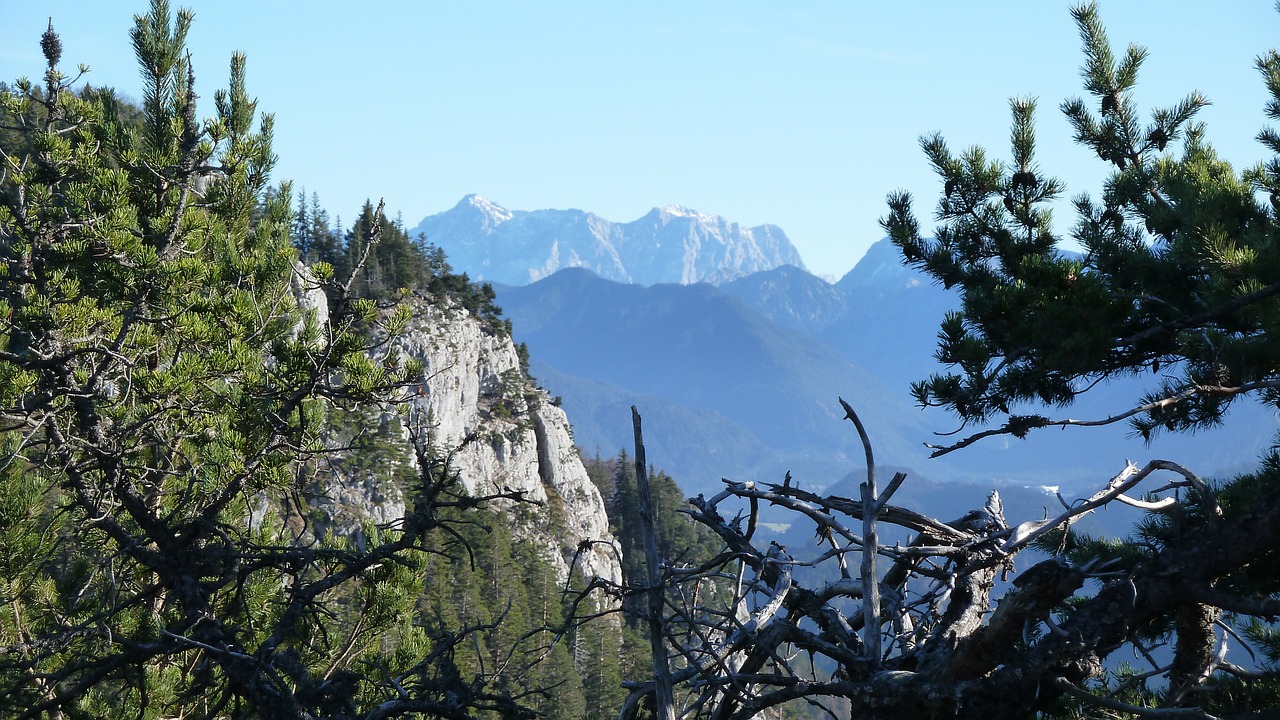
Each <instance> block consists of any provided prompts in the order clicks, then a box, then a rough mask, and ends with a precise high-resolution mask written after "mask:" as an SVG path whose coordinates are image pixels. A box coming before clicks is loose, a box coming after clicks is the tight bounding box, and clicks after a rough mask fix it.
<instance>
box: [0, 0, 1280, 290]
mask: <svg viewBox="0 0 1280 720" xmlns="http://www.w3.org/2000/svg"><path fill="white" fill-rule="evenodd" d="M178 4H181V3H175V6H177V5H178ZM185 5H186V6H189V7H192V8H193V9H194V10H195V12H196V21H195V25H194V27H193V30H192V36H191V39H190V47H191V51H192V55H193V58H194V61H195V63H196V71H197V85H198V87H197V90H198V92H200V94H201V95H202V96H203V97H204V98H206V100H207V99H209V98H212V96H213V91H214V90H215V89H217V88H219V87H224V86H225V84H226V75H227V62H228V59H229V57H230V55H231V53H232V51H234V50H241V51H243V52H245V53H246V54H247V55H248V82H249V90H250V92H251V94H253V95H256V96H257V97H258V98H259V101H260V102H259V108H260V109H262V110H266V111H270V112H274V113H275V115H276V145H275V147H276V152H277V154H278V155H279V156H280V162H279V165H278V167H277V171H276V179H277V180H283V179H292V180H293V181H294V182H295V185H299V186H305V187H306V189H307V191H308V193H310V192H313V191H314V192H316V193H318V194H319V197H320V200H321V203H322V204H323V205H324V206H325V207H327V208H328V209H329V210H330V212H331V213H333V214H337V215H341V216H342V217H344V218H351V217H353V216H354V215H355V213H356V212H357V211H358V209H359V206H360V204H361V203H362V202H363V200H364V199H365V198H366V197H371V198H373V199H375V200H376V199H377V198H378V197H379V196H384V197H385V198H386V201H387V207H388V209H389V211H390V212H392V213H395V212H401V213H403V219H404V222H405V223H406V225H408V226H410V227H412V226H413V225H416V224H417V223H418V221H419V220H420V219H421V218H422V217H424V216H426V215H429V214H433V213H436V212H440V211H442V210H445V209H447V208H449V207H451V206H452V205H454V204H455V203H456V202H457V201H458V200H459V199H460V198H461V197H462V196H463V195H464V194H466V193H472V192H476V193H480V194H482V195H484V196H486V197H488V198H489V199H490V200H492V201H494V202H496V203H498V204H500V205H504V206H506V207H508V208H512V209H521V210H532V209H539V208H570V207H573V208H581V209H584V210H590V211H593V212H595V213H597V214H599V215H602V216H604V217H606V218H609V219H611V220H618V221H628V220H633V219H635V218H637V217H639V216H640V215H642V214H644V213H645V212H646V211H648V209H649V208H651V207H653V206H657V205H666V204H680V205H685V206H687V207H691V208H695V209H698V210H700V211H702V212H706V213H713V214H719V215H723V216H725V217H726V218H728V219H730V220H733V221H736V222H739V223H742V224H744V225H757V224H762V223H773V224H776V225H779V226H781V227H782V228H783V230H785V231H786V233H787V235H788V236H789V237H790V238H791V240H792V242H794V243H795V245H796V246H797V247H798V248H799V250H800V253H801V255H802V256H803V257H804V259H805V261H806V263H807V264H808V265H809V267H810V269H811V270H813V271H815V272H818V273H824V274H828V275H835V276H839V275H841V274H843V273H844V272H846V271H848V270H849V269H850V268H851V267H852V266H853V264H854V263H855V262H856V261H857V260H858V259H859V258H860V257H861V256H862V254H863V252H864V251H865V250H866V247H867V246H868V245H869V244H870V243H872V242H874V241H875V240H877V239H879V238H880V237H881V236H882V232H881V230H880V228H879V226H878V224H877V219H878V218H879V217H881V216H882V215H883V214H884V197H885V194H886V193H887V192H889V191H891V190H895V189H907V190H910V191H911V192H912V193H914V194H915V195H916V198H917V203H918V208H919V210H920V212H921V215H922V219H923V220H924V221H925V224H926V226H928V225H929V223H930V219H931V217H932V211H933V206H934V202H935V201H936V197H937V194H938V192H939V186H938V183H937V181H936V179H935V177H934V176H933V174H932V173H931V172H930V170H929V168H928V166H927V165H926V163H925V161H924V158H923V155H922V154H921V153H920V151H919V147H918V143H917V139H918V138H919V136H920V135H921V134H923V133H927V132H931V131H934V130H938V131H941V132H942V133H943V134H944V135H945V136H946V137H947V139H948V141H949V142H950V143H951V145H952V147H953V148H954V149H960V148H962V147H966V146H969V145H972V144H981V145H984V146H986V147H987V148H988V149H990V150H992V151H993V152H995V153H996V154H997V156H998V157H1007V155H1008V153H1007V137H1008V118H1009V113H1008V105H1007V102H1008V99H1009V98H1010V97H1012V96H1035V97H1038V98H1039V99H1040V112H1039V117H1040V118H1041V127H1040V135H1039V140H1040V147H1041V148H1042V151H1041V153H1040V156H1039V159H1040V162H1041V166H1042V168H1043V169H1044V170H1045V171H1046V172H1048V173H1050V174H1053V175H1056V176H1058V177H1059V178H1061V179H1063V180H1065V181H1066V182H1067V184H1068V188H1069V192H1068V196H1070V195H1073V194H1075V193H1077V192H1079V191H1082V190H1091V191H1092V190H1095V189H1096V188H1097V187H1098V182H1099V180H1100V179H1101V177H1102V176H1103V173H1104V170H1105V168H1103V166H1102V165H1101V164H1100V163H1099V162H1098V161H1097V160H1095V159H1094V158H1092V157H1090V154H1089V152H1088V151H1086V150H1083V149H1081V148H1078V147H1075V146H1074V145H1072V144H1071V142H1070V131H1069V129H1068V128H1067V126H1066V124H1065V123H1064V122H1063V121H1062V119H1061V115H1060V113H1059V112H1058V110H1057V107H1058V104H1059V103H1060V102H1061V101H1062V100H1063V99H1065V98H1068V97H1072V96H1077V95H1080V94H1082V90H1081V89H1080V82H1079V65H1080V59H1081V54H1080V49H1079V46H1080V43H1079V39H1078V37H1077V34H1076V28H1075V26H1074V24H1073V23H1072V21H1071V18H1070V15H1069V13H1068V8H1069V3H1066V2H1039V1H1037V2H1028V1H1027V0H1018V1H1016V2H1005V1H1001V2H982V3H957V2H954V1H950V2H940V1H934V0H917V2H913V3H889V2H840V3H836V2H806V3H772V2H771V3H766V2H740V3H729V2H713V1H710V0H694V1H691V2H680V3H676V2H652V3H614V2H599V1H597V2H502V3H500V2H483V1H477V2H466V3H463V2H453V3H439V2H415V1H408V0H405V1H401V2H389V1H387V2H376V1H371V2H360V3H355V2H327V1H324V0H317V1H315V2H306V3H303V2H278V1H274V0H256V1H254V2H245V1H242V0H216V1H215V0H192V1H191V2H189V3H185ZM145 7H146V3H145V2H143V1H142V0H139V1H137V2H128V3H126V2H116V1H112V2H102V1H94V2H88V1H81V2H70V1H68V0H43V1H42V2H32V1H30V0H0V17H3V18H4V19H5V23H4V24H5V26H6V27H5V33H4V42H3V44H0V78H5V79H8V80H12V79H14V78H17V77H19V76H22V75H27V76H30V77H32V78H37V77H39V75H40V73H41V69H42V60H41V57H40V50H39V36H40V33H41V32H42V31H43V30H44V28H45V25H46V23H47V21H48V18H49V16H53V19H54V24H55V27H56V29H57V30H58V32H59V33H60V34H61V36H62V39H63V46H64V48H65V50H64V54H63V63H64V65H68V66H69V67H74V65H75V63H78V62H84V63H86V64H88V65H89V66H90V67H91V68H92V73H91V74H90V75H89V78H88V79H89V80H90V81H91V82H93V83H94V84H97V85H108V86H113V87H115V88H117V89H118V90H121V91H123V92H124V93H126V94H129V95H132V96H134V97H136V96H137V95H138V94H139V88H140V86H141V83H140V81H139V79H138V77H139V76H138V72H137V70H136V66H135V64H134V60H133V57H132V51H131V49H130V47H129V41H128V30H129V28H130V27H131V24H132V15H133V14H134V13H136V12H141V11H143V10H144V9H145ZM1101 8H1102V12H1103V17H1104V19H1105V21H1106V23H1107V26H1108V31H1109V33H1110V36H1111V39H1112V42H1113V44H1114V45H1116V46H1117V47H1123V46H1124V45H1126V44H1128V43H1129V42H1138V43H1140V44H1143V45H1145V46H1146V47H1147V48H1148V49H1149V50H1150V51H1151V57H1150V59H1149V60H1148V62H1147V64H1146V65H1145V66H1144V71H1143V73H1142V75H1141V80H1140V85H1139V89H1138V90H1139V91H1138V96H1137V99H1138V101H1139V103H1140V104H1141V105H1142V106H1144V107H1148V108H1150V107H1152V106H1164V105H1169V104H1172V103H1173V102H1174V101H1176V100H1177V99H1179V98H1181V97H1182V96H1183V95H1184V94H1185V93H1186V92H1187V91H1189V90H1192V89H1198V90H1200V91H1201V92H1203V93H1205V94H1206V95H1207V96H1208V97H1209V99H1210V100H1211V101H1213V103H1214V105H1213V106H1212V107H1211V108H1209V109H1208V110H1207V111H1205V112H1204V113H1203V114H1202V116H1201V119H1203V120H1204V121H1206V122H1207V123H1208V126H1209V137H1210V139H1211V140H1212V141H1213V142H1214V143H1215V145H1217V146H1218V148H1219V150H1220V151H1221V152H1222V153H1223V155H1225V156H1226V157H1227V158H1228V159H1230V160H1232V161H1233V162H1235V163H1237V164H1238V165H1240V164H1251V163H1253V162H1255V161H1257V160H1258V159H1261V157H1262V155H1261V151H1260V149H1259V148H1258V146H1257V144H1256V143H1255V142H1254V141H1253V136H1254V135H1255V134H1256V132H1257V131H1258V129H1259V128H1260V127H1262V125H1263V124H1264V122H1265V118H1264V116H1263V114H1262V106H1263V103H1264V102H1265V100H1266V95H1265V92H1264V90H1263V88H1262V84H1261V81H1260V80H1259V77H1258V75H1257V73H1256V72H1255V70H1254V69H1253V58H1254V57H1256V56H1257V55H1258V54H1260V53H1262V52H1264V51H1266V50H1268V49H1270V48H1272V47H1275V46H1278V45H1280V32H1278V31H1280V14H1278V13H1277V12H1276V10H1275V9H1274V8H1273V6H1272V3H1270V2H1268V1H1267V0H1220V1H1219V2H1213V3H1208V2H1203V1H1195V2H1191V1H1186V0H1161V1H1158V2H1156V1H1148V0H1123V1H1121V0H1104V2H1102V3H1101ZM205 107H206V113H208V112H210V111H211V108H209V105H208V104H206V106H205ZM1072 219H1073V218H1071V217H1070V216H1069V215H1068V214H1067V209H1066V208H1065V207H1064V208H1063V209H1062V211H1061V212H1060V214H1059V216H1058V222H1059V224H1060V227H1061V228H1062V229H1063V230H1064V231H1065V230H1066V229H1067V228H1069V225H1070V222H1071V220H1072Z"/></svg>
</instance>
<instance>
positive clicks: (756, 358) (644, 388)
mask: <svg viewBox="0 0 1280 720" xmlns="http://www.w3.org/2000/svg"><path fill="white" fill-rule="evenodd" d="M477 202H479V199H478V197H477V196H469V197H468V199H464V201H463V203H461V204H460V207H461V206H462V205H466V204H470V205H472V206H473V207H474V205H475V203H477ZM458 210H459V208H454V210H452V211H449V212H448V213H443V214H442V215H437V216H434V217H436V218H440V217H442V216H452V217H454V218H455V219H458V218H459V217H461V213H458V212H457V211H458ZM539 212H559V211H539ZM566 212H577V211H566ZM655 212H659V211H655ZM690 212H692V211H690ZM537 214H538V213H527V214H526V216H533V215H537ZM512 215H513V217H517V216H516V214H515V213H512ZM583 215H584V216H586V215H587V214H585V213H584V214H583ZM651 215H652V213H651ZM471 217H473V218H474V220H475V222H476V223H477V226H476V227H472V228H470V229H469V230H466V231H461V230H460V231H459V235H460V236H465V237H477V236H479V235H481V234H483V233H484V232H485V230H484V228H483V224H484V223H485V222H490V221H487V220H485V219H484V218H485V217H488V216H485V215H483V214H482V213H472V214H471ZM591 217H594V216H591ZM428 220H430V218H428ZM424 222H425V221H424ZM712 224H713V225H716V226H724V227H733V224H732V223H728V222H727V221H723V220H717V221H716V222H715V223H712ZM420 227H421V226H420ZM529 227H532V225H530V226H529ZM778 236H779V237H785V236H784V235H782V234H781V232H780V231H778ZM429 237H430V236H429ZM440 240H441V241H442V243H443V238H440ZM523 242H524V243H525V245H526V246H528V247H533V246H541V247H543V248H544V249H545V248H546V247H548V246H551V245H554V243H555V242H556V240H555V238H553V237H552V236H551V235H543V236H541V239H540V240H538V239H536V238H535V237H534V236H533V235H527V236H525V237H524V238H523ZM442 246H443V247H445V248H446V252H448V247H449V244H447V243H444V244H442ZM513 254H519V253H513ZM467 257H468V256H466V255H463V256H461V257H460V256H458V255H453V254H451V255H450V262H451V263H452V264H453V265H454V267H455V268H456V269H459V270H464V271H467V272H470V273H473V274H474V275H480V274H481V273H482V271H483V270H484V269H485V267H484V266H483V265H479V266H475V265H470V264H468V263H469V262H470V261H469V260H468V259H467ZM733 267H735V266H726V267H721V268H714V267H709V268H708V269H707V271H706V276H708V277H720V278H726V277H730V276H731V275H733V272H734V271H733ZM531 273H532V270H529V269H526V273H525V274H526V276H531ZM682 283H683V284H682ZM495 289H496V291H497V295H498V298H497V299H498V303H499V304H500V305H501V306H502V307H503V308H504V310H505V312H506V315H507V316H508V317H509V318H510V319H511V321H512V324H513V327H514V337H515V338H516V339H517V340H518V341H521V342H524V343H526V344H527V345H528V348H529V352H530V357H531V369H532V372H533V374H534V375H535V376H536V377H537V378H538V379H539V380H540V381H541V383H542V384H543V386H544V387H546V388H547V389H548V390H549V391H550V392H551V393H552V394H553V395H558V396H560V397H561V399H562V402H563V406H564V408H565V410H566V412H567V413H568V416H569V419H570V421H571V422H572V424H573V428H574V436H575V441H576V443H577V445H578V446H579V447H580V448H581V449H582V450H583V451H585V452H587V453H596V452H598V453H600V454H603V455H611V454H614V453H616V452H617V451H618V450H619V449H620V448H629V447H630V446H631V424H630V414H629V412H630V411H629V407H630V406H631V405H636V406H638V407H639V408H640V410H641V412H642V414H643V415H644V418H645V437H646V441H647V446H648V457H649V459H650V461H651V462H652V463H654V464H655V465H658V466H659V467H662V468H664V469H666V470H667V471H668V472H670V473H671V474H672V475H673V476H674V477H675V478H676V479H677V480H678V481H679V482H680V483H681V485H682V486H683V487H684V488H685V489H686V490H687V491H690V492H693V493H699V492H704V493H714V492H716V491H718V489H719V487H720V479H721V478H722V477H727V478H731V479H736V480H748V479H750V480H761V481H766V482H778V481H780V480H781V478H782V476H783V474H784V473H786V472H788V471H790V472H791V473H792V474H793V476H794V477H795V478H796V480H797V482H803V483H805V484H807V485H809V486H812V487H827V486H831V485H833V484H834V483H837V482H840V481H842V480H843V479H845V478H846V476H847V475H848V474H849V473H851V472H852V473H855V474H856V473H861V472H862V468H864V467H865V463H864V460H863V451H862V446H861V444H860V443H859V442H858V440H857V436H856V435H855V433H854V429H853V427H852V426H851V424H850V423H848V422H847V421H845V420H843V415H844V413H843V410H841V408H840V405H839V402H838V400H837V398H838V397H840V398H843V399H845V400H847V401H849V402H850V404H851V405H852V406H853V407H854V408H855V409H856V410H857V411H858V413H859V415H860V416H861V418H862V420H863V422H864V423H865V425H866V427H867V429H868V431H869V433H870V435H871V439H872V442H873V447H874V450H875V453H876V459H877V464H884V465H886V466H895V467H902V468H905V469H908V470H909V472H910V473H911V474H912V475H914V476H916V477H919V478H927V479H929V480H930V481H936V482H951V483H979V484H984V485H1004V486H1009V485H1015V486H1030V487H1039V486H1047V487H1065V488H1081V489H1086V488H1092V487H1096V486H1098V485H1100V484H1102V483H1104V482H1105V481H1106V480H1107V479H1108V478H1109V477H1111V476H1112V475H1113V474H1115V473H1116V472H1118V471H1119V470H1121V469H1122V468H1123V467H1124V462H1125V459H1126V458H1131V459H1133V460H1134V461H1136V462H1139V463H1140V464H1141V462H1144V461H1145V460H1146V459H1150V458H1155V457H1161V458H1165V459H1169V460H1173V461H1175V462H1181V463H1183V464H1184V465H1186V466H1187V467H1189V468H1192V469H1194V470H1196V471H1198V472H1201V473H1204V474H1206V475H1212V474H1214V473H1225V472H1234V471H1239V470H1242V469H1246V468H1249V467H1252V466H1254V465H1255V464H1256V460H1257V458H1258V456H1259V454H1260V453H1261V451H1262V449H1263V448H1265V447H1266V446H1268V445H1269V443H1270V442H1271V441H1272V440H1273V436H1274V434H1275V431H1276V428H1277V423H1276V419H1275V417H1274V415H1273V414H1272V413H1270V412H1269V411H1267V410H1266V409H1264V408H1262V407H1261V406H1258V405H1256V404H1247V403H1241V404H1240V406H1239V408H1238V409H1237V410H1235V413H1234V415H1233V416H1232V418H1230V419H1229V422H1228V428H1227V429H1224V430H1220V431H1213V432H1202V433H1198V434H1195V435H1175V436H1164V437H1161V436H1157V438H1156V439H1155V440H1154V441H1153V442H1152V443H1151V444H1150V445H1144V444H1143V443H1142V442H1141V441H1140V440H1135V439H1134V438H1133V437H1131V436H1130V433H1129V430H1128V427H1127V426H1126V425H1124V424H1123V423H1118V424H1116V425H1113V426H1109V427H1104V428H1093V429H1088V430H1085V429H1079V428H1071V429H1065V430H1061V431H1057V432H1055V431H1052V430H1046V431H1041V432H1039V433H1032V434H1031V436H1029V437H1028V438H1027V439H1025V440H1016V439H1012V438H1005V437H997V438H992V439H990V440H988V441H985V442H980V443H977V444H975V445H974V446H971V447H969V448H966V449H965V450H963V451H960V452H956V453H951V454H949V455H946V456H944V457H942V458H938V459H929V458H928V455H929V450H928V449H927V448H926V447H925V443H926V442H932V443H945V442H947V441H948V438H946V437H938V436H937V434H936V433H937V432H947V431H955V430H957V428H958V422H957V421H956V420H955V419H954V418H953V417H950V416H949V415H947V414H946V413H944V412H942V411H939V410H926V411H922V410H920V409H919V408H917V407H916V406H915V405H914V402H913V400H912V399H911V396H910V393H909V385H910V382H912V381H915V380H920V379H923V378H926V377H927V376H928V375H930V374H932V373H936V372H940V371H942V370H943V369H944V368H942V367H941V366H939V365H938V364H937V362H936V361H935V360H934V357H933V353H934V349H935V346H936V342H937V340H936V338H937V329H938V325H939V323H940V321H941V320H942V317H943V315H944V314H945V313H946V312H947V311H948V310H952V309H955V308H956V307H957V306H958V299H957V297H956V296H955V295H954V294H953V293H951V292H948V291H945V290H943V289H942V288H941V287H939V286H936V285H934V284H933V283H932V282H931V281H930V280H929V279H928V278H927V277H926V276H924V275H922V274H920V273H918V272H916V271H914V270H911V269H909V268H906V267H904V266H903V265H902V264H901V262H900V259H899V256H898V253H897V250H896V248H895V247H894V246H893V245H892V243H890V242H889V241H888V240H887V239H885V240H881V241H879V242H877V243H875V244H873V245H872V246H871V248H870V249H869V250H868V252H867V253H866V255H865V257H864V258H863V259H862V260H861V261H860V262H859V263H858V264H857V265H856V266H855V267H854V268H853V269H852V270H851V271H850V272H849V273H848V274H846V275H845V276H844V277H843V278H841V279H840V280H839V281H837V282H835V283H829V282H827V281H825V280H823V279H821V278H818V277H815V276H813V275H812V274H810V273H808V272H807V271H806V270H805V269H804V268H803V267H801V266H798V265H793V264H787V263H780V264H775V265H773V266H772V267H767V268H764V269H761V270H759V271H757V272H753V273H749V274H744V275H739V276H737V277H733V278H732V279H730V280H723V281H721V282H720V283H719V284H718V285H715V284H711V283H710V282H694V283H690V282H688V281H685V280H682V276H680V275H678V274H676V273H674V272H669V273H668V274H667V275H664V276H660V282H657V283H655V284H650V285H647V286H646V285H645V284H643V283H641V282H623V281H619V280H617V279H610V278H608V277H603V276H601V275H600V274H599V273H598V272H595V271H594V270H591V269H587V268H569V269H564V270H561V271H559V272H557V273H553V274H551V275H549V276H546V277H541V278H539V279H538V280H537V281H535V282H532V283H527V284H525V283H518V284H506V285H504V284H497V285H495ZM1148 380H1149V378H1148V379H1143V378H1131V379H1126V380H1124V381H1121V382H1117V383H1112V384H1111V385H1108V386H1104V387H1100V388H1096V389H1095V390H1094V391H1092V392H1091V393H1088V394H1086V395H1085V396H1083V397H1082V399H1081V400H1080V401H1078V402H1077V403H1076V405H1074V406H1072V407H1070V408H1067V409H1049V410H1044V412H1045V413H1046V414H1050V415H1053V416H1056V417H1060V416H1063V415H1064V414H1069V415H1070V416H1073V417H1085V418H1098V417H1106V416H1108V415H1110V414H1111V413H1113V412H1114V411H1116V410H1118V409H1124V408H1127V407H1128V404H1130V403H1133V402H1134V401H1136V400H1137V399H1138V398H1139V397H1140V396H1141V392H1142V389H1143V387H1144V383H1145V382H1147V381H1148ZM1147 384H1149V383H1147ZM1022 410H1024V411H1031V410H1032V409H1022ZM972 430H973V428H966V429H965V431H966V432H971V431H972ZM1054 503H1056V501H1054Z"/></svg>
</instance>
